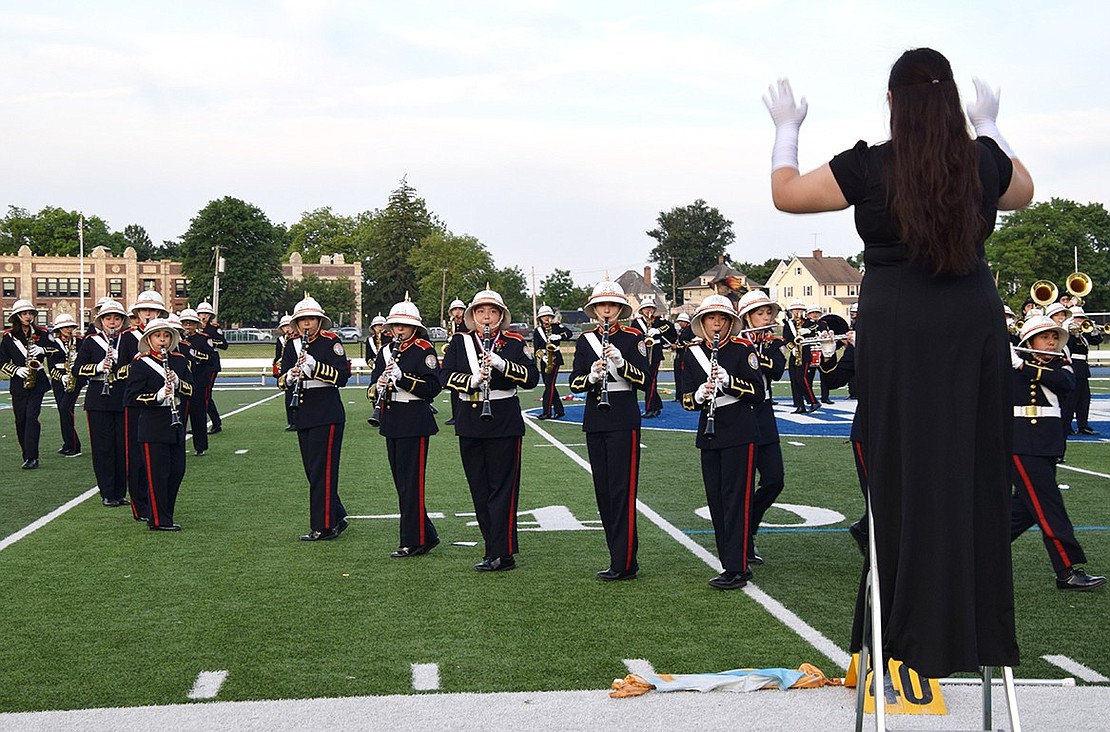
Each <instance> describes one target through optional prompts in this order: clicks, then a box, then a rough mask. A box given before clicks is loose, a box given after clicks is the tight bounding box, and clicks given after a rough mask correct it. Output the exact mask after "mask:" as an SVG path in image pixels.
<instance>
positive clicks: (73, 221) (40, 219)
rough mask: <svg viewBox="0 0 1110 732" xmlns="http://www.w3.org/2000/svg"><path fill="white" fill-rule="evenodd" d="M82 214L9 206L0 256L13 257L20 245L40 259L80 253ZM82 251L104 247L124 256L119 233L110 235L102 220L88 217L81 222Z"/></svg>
mask: <svg viewBox="0 0 1110 732" xmlns="http://www.w3.org/2000/svg"><path fill="white" fill-rule="evenodd" d="M80 217H81V214H80V213H78V212H77V211H66V210H65V209H62V208H58V207H56V206H47V207H45V208H43V209H42V210H41V211H39V212H38V213H37V214H33V215H32V214H29V213H28V212H27V211H26V209H22V208H18V207H16V206H9V207H8V215H7V216H6V217H4V219H3V220H0V253H3V254H15V253H17V252H18V251H19V248H20V247H21V246H23V245H27V246H28V247H30V248H31V253H32V254H37V255H40V256H59V257H76V256H77V254H78V252H79V251H80V240H79V239H78V235H77V221H78V219H80ZM84 238H85V251H86V252H87V251H90V250H92V249H93V248H94V247H97V246H103V247H105V248H107V249H108V250H109V251H110V252H111V253H112V254H115V255H120V254H123V250H124V248H126V241H125V239H124V238H123V235H122V234H120V233H119V232H112V231H111V230H110V229H109V228H108V225H107V224H106V223H105V222H104V220H103V219H101V218H99V217H97V216H88V217H86V218H85V221H84Z"/></svg>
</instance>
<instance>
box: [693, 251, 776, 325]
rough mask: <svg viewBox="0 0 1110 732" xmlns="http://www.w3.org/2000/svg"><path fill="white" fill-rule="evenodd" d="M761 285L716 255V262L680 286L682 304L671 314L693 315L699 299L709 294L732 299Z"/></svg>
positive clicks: (736, 298)
mask: <svg viewBox="0 0 1110 732" xmlns="http://www.w3.org/2000/svg"><path fill="white" fill-rule="evenodd" d="M760 287H762V285H761V284H759V283H758V282H755V281H754V280H750V279H748V276H747V275H746V274H744V273H743V272H741V271H740V270H737V269H733V268H732V267H730V266H728V265H727V264H725V258H724V257H723V256H720V257H717V264H715V265H713V266H712V267H710V268H709V269H707V270H705V271H704V272H702V273H701V274H700V275H698V276H697V277H695V278H694V279H692V280H690V281H689V282H687V283H686V284H685V285H683V286H682V287H680V288H678V289H680V290H682V305H681V306H679V307H678V308H676V309H675V310H674V312H673V313H672V314H673V315H677V314H678V313H680V312H686V313H689V314H691V315H693V313H694V310H696V309H697V307H698V305H700V304H701V301H702V300H704V299H705V298H707V297H709V296H710V295H724V296H726V297H730V296H731V299H732V300H734V301H735V300H738V299H739V298H740V297H742V296H743V294H744V293H745V292H748V291H749V290H755V289H758V288H760Z"/></svg>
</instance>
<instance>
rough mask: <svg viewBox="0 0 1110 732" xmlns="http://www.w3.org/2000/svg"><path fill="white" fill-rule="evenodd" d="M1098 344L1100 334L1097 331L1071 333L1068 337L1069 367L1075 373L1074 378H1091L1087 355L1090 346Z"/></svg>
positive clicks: (1100, 341) (1100, 338) (1100, 340)
mask: <svg viewBox="0 0 1110 732" xmlns="http://www.w3.org/2000/svg"><path fill="white" fill-rule="evenodd" d="M1099 343H1102V332H1101V331H1099V330H1092V331H1091V332H1090V333H1086V334H1083V333H1079V334H1075V333H1073V334H1072V335H1070V336H1069V337H1068V351H1069V352H1070V353H1071V356H1072V362H1071V367H1072V369H1073V370H1074V371H1075V378H1077V379H1089V378H1091V366H1090V364H1088V363H1087V353H1088V352H1089V351H1090V350H1091V349H1090V346H1097V345H1098V344H1099ZM1077 356H1078V358H1077Z"/></svg>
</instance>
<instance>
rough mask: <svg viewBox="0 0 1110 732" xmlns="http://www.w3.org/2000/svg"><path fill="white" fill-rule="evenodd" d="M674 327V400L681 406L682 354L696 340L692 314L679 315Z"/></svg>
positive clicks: (672, 366)
mask: <svg viewBox="0 0 1110 732" xmlns="http://www.w3.org/2000/svg"><path fill="white" fill-rule="evenodd" d="M674 327H675V330H676V331H677V334H676V335H675V339H674V345H672V346H671V348H672V349H673V350H674V362H673V364H672V365H671V369H672V371H674V384H675V389H674V400H675V401H676V402H678V403H679V404H681V403H682V392H681V390H679V388H678V385H679V384H681V383H682V354H683V353H684V352H685V350H686V347H687V346H689V345H690V342H691V341H692V340H693V339H694V331H692V330H690V314H689V313H679V314H678V316H677V317H676V318H675V321H674Z"/></svg>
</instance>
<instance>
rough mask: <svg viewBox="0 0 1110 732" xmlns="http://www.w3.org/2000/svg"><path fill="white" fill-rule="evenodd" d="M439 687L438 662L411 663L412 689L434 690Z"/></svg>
mask: <svg viewBox="0 0 1110 732" xmlns="http://www.w3.org/2000/svg"><path fill="white" fill-rule="evenodd" d="M438 688H439V664H436V663H414V664H412V689H413V691H435V690H436V689H438Z"/></svg>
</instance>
